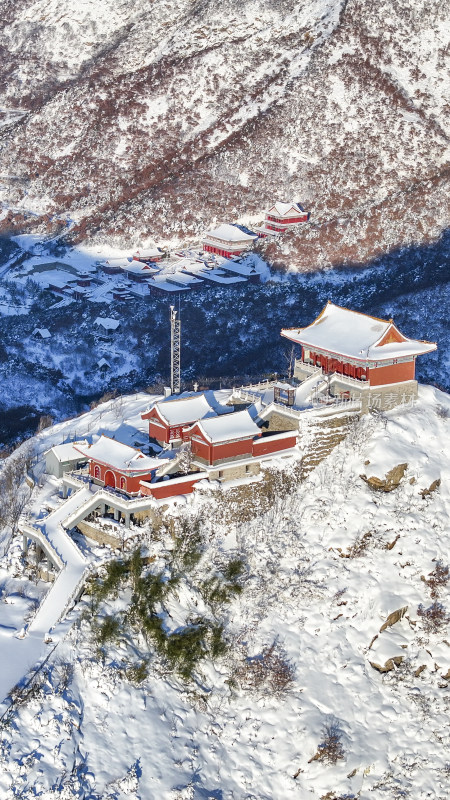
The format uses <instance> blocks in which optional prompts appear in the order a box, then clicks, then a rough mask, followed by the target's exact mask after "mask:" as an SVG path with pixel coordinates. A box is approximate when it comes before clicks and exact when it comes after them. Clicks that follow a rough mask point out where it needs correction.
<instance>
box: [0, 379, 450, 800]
mask: <svg viewBox="0 0 450 800" xmlns="http://www.w3.org/2000/svg"><path fill="white" fill-rule="evenodd" d="M136 402H137V401H136V400H133V401H131V404H130V414H132V413H135V411H136ZM104 412H105V416H106V418H108V410H107V409H106V407H105V409H104ZM123 414H124V419H126V418H127V409H126V406H124V408H123ZM85 422H86V419H85V418H83V419H82V420H81V424H85ZM72 424H73V425H74V426H75V425H76V424H78V425H80V420H78V421H77V422H75V421H74V422H73V423H72ZM117 424H119V421H117ZM449 426H450V402H449V398H448V396H447V395H445V394H443V393H441V392H439V391H437V390H434V389H431V388H430V387H421V389H420V395H419V400H418V402H417V404H416V406H415V407H413V408H411V409H409V410H405V409H397V410H394V411H391V412H389V413H388V414H386V415H380V416H374V417H372V416H366V417H365V418H363V420H362V421H361V422H360V423H359V424H356V425H353V426H352V427H351V429H350V431H349V434H348V437H347V439H346V440H345V441H344V442H342V443H341V444H340V445H338V447H337V448H336V449H335V450H334V451H333V453H332V454H331V455H330V456H329V457H328V458H327V459H326V460H325V461H323V462H322V464H320V465H319V467H318V468H317V469H316V470H315V471H314V472H313V473H312V474H311V475H310V476H309V478H308V479H307V480H306V481H305V482H303V483H301V484H298V485H296V481H295V479H293V478H294V474H295V473H291V474H290V476H289V472H287V473H286V474H285V483H284V488H283V482H281V483H280V482H277V481H276V480H275V481H274V482H273V483H272V484H268V486H270V485H271V486H272V489H273V488H274V487H275V486H278V492H277V493H275V495H273V494H271V493H270V492H268V493H266V494H264V493H261V491H259V494H258V486H260V484H258V483H254V484H253V489H252V486H251V485H248V486H247V487H246V488H245V489H244V488H243V487H240V488H239V487H236V488H229V489H225V490H223V491H221V492H219V493H218V494H217V495H215V494H214V493H211V494H208V495H207V496H206V497H205V498H204V499H202V498H201V497H198V498H197V499H196V500H194V502H193V503H192V501H189V503H188V504H187V505H185V506H183V505H179V506H178V508H174V509H172V512H171V513H174V514H175V516H178V519H179V520H181V519H184V520H186V522H185V525H186V527H185V533H186V532H189V530H190V528H191V529H192V528H193V527H195V526H194V522H195V520H197V519H200V532H201V537H202V539H203V543H204V544H203V553H202V556H201V559H200V560H199V561H198V560H197V561H196V559H193V560H192V561H191V563H190V565H189V567H186V569H185V570H184V572H183V573H182V575H181V576H180V580H179V582H178V583H177V584H176V586H175V589H174V590H173V591H172V592H171V593H170V596H169V595H168V596H167V598H166V600H165V601H164V603H163V607H161V609H160V613H161V615H162V617H163V619H164V624H165V625H166V626H167V628H168V629H169V630H171V631H173V630H176V629H177V628H178V626H180V625H183V624H185V623H186V622H187V621H188V620H189V619H195V618H198V616H199V615H202V614H203V615H205V614H207V613H211V608H210V609H209V611H208V609H207V605H206V603H205V586H207V581H208V580H210V579H211V577H212V576H214V575H220V572H221V571H222V573H223V571H224V569H225V566H226V565H227V564H228V563H229V562H230V560H232V559H240V560H241V561H242V563H243V565H244V571H243V573H242V575H241V578H240V583H241V587H242V592H241V593H240V594H237V595H234V597H232V598H231V599H230V601H229V602H225V601H223V600H220V601H218V602H217V603H216V604H215V605H214V620H215V621H216V622H219V623H220V624H223V625H224V633H225V638H226V640H227V641H228V643H229V649H228V651H227V652H226V653H224V654H223V655H221V656H219V657H217V658H215V659H210V658H207V659H206V660H203V661H202V662H201V663H200V665H199V666H198V668H197V669H196V671H195V680H194V681H191V682H188V683H187V684H186V683H184V682H183V681H182V680H181V679H180V678H179V677H178V676H177V675H176V673H175V672H174V671H172V670H171V669H170V668H169V666H168V665H167V663H166V662H165V661H164V659H161V658H160V657H158V656H157V655H156V652H155V647H154V646H153V645H150V646H148V645H146V643H145V640H144V639H143V638H139V637H137V638H135V639H134V640H133V644H131V640H130V637H129V632H130V628H129V623H128V622H127V621H126V620H127V618H126V617H121V614H122V612H124V611H125V610H126V609H127V608H129V606H130V603H131V602H132V600H131V598H132V591H131V587H130V586H127V584H126V582H125V584H124V585H123V587H122V589H121V590H120V592H119V595H118V596H117V597H115V596H114V593H112V594H111V595H110V596H108V598H107V600H106V602H105V603H104V605H103V607H102V608H103V612H102V613H105V612H107V613H108V614H110V615H113V616H114V615H116V616H117V618H118V619H123V620H124V622H123V623H121V624H122V628H121V629H120V630H121V633H120V634H119V638H118V641H117V642H114V641H111V642H110V643H109V644H107V645H106V646H103V648H102V649H101V651H100V653H99V651H98V639H97V644H96V643H95V624H94V628H93V631H92V630H91V627H90V624H89V620H90V619H92V616H93V611H92V608H93V606H92V603H91V600H90V599H89V598H88V597H87V598H85V599H84V600H83V602H82V604H81V608H83V607H84V608H85V609H86V612H87V613H86V614H85V618H84V620H82V621H80V623H79V624H76V625H74V626H73V627H72V630H71V632H70V633H69V634H68V635H67V637H66V639H65V641H63V642H61V643H60V644H59V645H58V647H57V648H56V650H55V651H54V652H53V653H52V654H51V655H50V659H49V662H48V663H47V664H46V665H45V668H44V670H43V671H42V673H41V674H40V676H38V677H37V678H36V680H35V681H34V683H33V684H32V687H33V688H32V690H31V691H30V692H29V693H28V695H27V696H25V697H23V698H22V700H21V702H20V701H19V702H17V704H16V705H15V706H14V708H13V710H12V711H11V712H10V713H9V714H7V716H6V717H5V719H4V721H3V730H2V742H1V749H0V763H1V766H2V769H1V775H0V787H1V795H2V798H5V800H12V798H13V797H16V796H17V795H18V794H19V793H20V796H21V797H23V798H24V800H27V799H28V798H31V797H35V796H36V794H39V793H40V796H42V797H43V798H45V800H52V799H53V798H55V799H56V797H62V798H67V800H69V798H73V797H89V798H92V800H100V798H101V799H102V800H112V799H113V798H114V800H125V798H132V800H148V798H158V799H159V798H167V799H168V800H205V798H214V799H215V800H232V798H236V800H237V798H239V800H282V799H283V800H285V798H286V800H288V799H289V800H290V798H298V797H302V798H311V800H324V799H325V798H326V799H327V800H331V798H339V799H340V798H347V800H349V799H350V798H352V799H353V800H354V799H355V798H360V800H366V798H367V800H368V798H370V800H385V798H386V797H389V798H392V799H393V800H394V798H401V797H405V796H407V797H409V798H411V800H425V798H429V797H433V798H436V800H446V798H447V797H448V796H449V793H450V776H449V769H448V763H449V761H450V738H449V735H448V686H449V681H450V645H449V640H450V635H449V622H448V613H449V589H450V581H449V578H448V572H446V567H447V566H448V552H449V529H448V515H449V511H450V494H449V479H450V471H449V466H448V458H447V454H446V442H447V441H448V436H449ZM69 428H70V423H64V430H65V431H66V433H67V432H68V431H69ZM61 430H62V429H61ZM53 435H54V434H53V433H52V431H51V430H49V431H46V432H44V433H43V434H42V437H41V446H42V445H43V444H44V439H45V437H49V441H50V440H51V437H52V436H53ZM400 464H402V465H406V467H404V469H402V470H401V471H400V472H403V477H402V478H401V480H400V484H399V485H398V487H397V488H395V489H394V490H393V491H392V492H387V493H385V492H377V491H374V490H373V489H371V488H370V486H369V485H368V484H367V483H366V482H365V481H364V480H362V478H361V475H362V474H364V475H365V476H366V478H369V479H370V478H371V477H373V476H376V477H378V478H380V479H381V478H383V477H384V476H385V475H386V473H387V472H388V471H389V470H391V469H392V468H394V467H398V466H399V465H400ZM439 480H440V484H439V483H438V481H439ZM288 484H289V489H287V485H288ZM425 490H428V491H425ZM37 491H41V490H37ZM252 491H254V492H255V493H254V494H253V495H252ZM252 498H253V505H251V502H252ZM258 498H259V499H258ZM267 509H269V510H267ZM205 511H206V512H207V513H206V514H205ZM168 527H169V526H168ZM140 532H141V535H142V540H143V542H144V543H145V545H146V547H147V553H148V555H149V556H153V557H154V558H153V560H151V561H150V565H149V567H148V569H149V570H150V572H153V573H154V574H155V573H157V572H159V571H160V570H163V574H164V576H165V579H169V578H170V576H171V574H172V573H171V570H173V563H174V562H173V555H172V554H173V552H174V548H175V546H176V545H175V542H174V538H173V529H172V534H169V531H168V530H165V529H164V526H162V527H161V528H159V530H158V531H157V532H155V531H150V530H145V528H142V529H140ZM19 547H20V542H18V541H15V542H14V543H13V545H12V546H11V547H10V549H9V554H8V557H7V559H4V565H3V571H2V581H3V585H4V587H5V588H6V589H7V591H6V592H4V598H5V599H6V601H7V603H9V604H14V603H15V602H17V596H16V595H15V587H16V584H17V585H18V584H19V580H18V579H16V580H14V579H13V578H12V577H11V567H12V566H14V568H15V570H16V573H19V572H20V562H19V560H18V557H17V554H18V550H19ZM103 558H104V551H103ZM178 558H179V556H178ZM8 564H9V566H8ZM439 564H440V572H439V571H438V566H439ZM171 565H172V566H171ZM438 575H439V576H440V578H439V580H438V579H437V576H438ZM433 576H434V578H433ZM22 594H23V590H22ZM25 594H26V592H25ZM433 602H436V603H437V605H438V607H439V609H441V610H440V611H439V610H438V613H437V614H435V615H434V616H433V615H431V614H429V613H427V611H426V610H427V609H429V608H430V607H431V606H432V604H433ZM3 605H4V604H2V606H3ZM5 608H6V610H10V608H11V606H10V605H6V604H5ZM81 608H80V609H79V611H81ZM79 611H78V613H79ZM393 612H399V613H398V615H396V616H394V617H391V618H390V623H393V624H391V625H388V626H387V627H386V626H384V623H385V622H387V621H388V622H389V620H388V617H389V615H391V614H393ZM402 615H403V618H401V617H402ZM128 619H130V618H128ZM396 619H397V621H395V620H396ZM383 627H384V630H381V629H382V628H383ZM93 632H94V638H93ZM274 641H275V642H276V648H277V653H278V654H279V656H280V659H281V661H278V662H275V666H278V668H279V667H280V665H281V662H282V663H284V664H285V665H286V664H287V665H290V672H289V674H290V675H291V677H292V683H291V684H290V685H289V687H288V689H287V690H286V691H285V692H282V691H281V692H277V691H276V689H275V688H274V685H273V683H271V681H270V677H271V675H272V676H273V670H272V672H271V673H269V677H268V678H266V680H263V681H262V682H261V683H260V684H259V686H255V683H257V681H255V680H253V688H251V687H250V685H249V684H252V680H251V676H252V675H253V674H254V673H253V672H252V670H253V668H254V667H251V668H249V667H248V664H249V662H248V661H245V659H246V657H253V656H258V655H261V654H263V653H264V652H266V654H267V647H268V646H270V645H271V644H272V643H273V642H274ZM101 652H103V657H101ZM144 655H145V656H146V657H147V658H148V663H147V671H148V675H147V677H145V676H141V677H143V682H142V683H141V684H140V685H136V681H135V680H130V678H131V673H130V671H129V670H130V667H132V666H133V664H134V665H136V663H139V659H142V657H143V656H144ZM390 659H394V660H395V661H394V663H392V664H388V662H389V661H390ZM266 660H267V655H266ZM251 663H252V664H253V665H254V664H255V662H251ZM245 664H246V665H247V667H246V668H245V666H244V673H245V676H246V680H243V679H242V669H243V665H245ZM372 664H378V665H379V667H382V668H383V667H384V665H385V664H387V666H388V667H392V668H390V670H389V671H387V672H385V673H383V672H380V671H379V669H377V668H376V667H374V666H372ZM273 666H274V662H272V667H273ZM245 669H246V671H245ZM275 671H276V670H275ZM144 672H145V671H144ZM277 674H278V675H279V673H277ZM127 675H128V678H127V677H126V676H127ZM327 730H328V733H327ZM333 737H334V739H333ZM330 739H331V740H333V741H334V743H335V750H334V752H335V755H336V754H337V755H338V756H339V757H338V758H337V760H336V762H335V763H329V760H327V758H326V757H325V755H321V753H324V752H326V753H330V749H328V750H327V751H324V748H321V745H322V744H326V742H328V747H329V748H330ZM336 743H337V744H336ZM331 755H332V753H331Z"/></svg>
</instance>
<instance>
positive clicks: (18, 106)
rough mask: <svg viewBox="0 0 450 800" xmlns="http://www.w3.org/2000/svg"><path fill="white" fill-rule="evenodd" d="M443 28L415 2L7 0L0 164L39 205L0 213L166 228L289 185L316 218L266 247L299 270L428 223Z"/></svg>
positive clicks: (188, 234) (436, 172)
mask: <svg viewBox="0 0 450 800" xmlns="http://www.w3.org/2000/svg"><path fill="white" fill-rule="evenodd" d="M447 30H448V16H447V10H446V7H445V4H444V5H443V4H438V3H433V4H430V3H428V2H426V1H425V0H414V2H410V1H408V2H407V0H399V2H396V3H387V2H384V1H382V2H379V3H372V2H370V1H369V0H346V2H342V1H341V0H308V2H306V3H303V4H301V5H299V4H298V3H294V2H293V0H282V1H281V0H280V1H279V2H277V3H276V4H273V3H267V2H265V0H251V2H247V3H244V4H243V3H238V2H235V0H225V1H224V2H223V3H221V4H219V5H218V4H216V3H213V2H211V0H196V2H187V0H172V1H171V2H168V0H156V1H155V2H154V3H152V5H151V7H149V6H148V4H147V3H145V2H144V0H137V2H134V3H133V4H132V5H131V6H130V4H125V3H112V2H110V1H109V0H102V2H98V3H95V4H92V3H86V2H83V3H79V2H75V0H70V2H69V3H62V2H60V0H52V2H51V3H50V4H49V3H43V2H41V0H27V2H25V3H21V4H20V6H17V5H15V4H12V3H8V4H6V8H5V12H4V36H3V41H2V66H1V68H0V88H1V89H2V95H3V96H2V98H1V100H0V107H1V108H2V111H3V117H4V119H3V122H4V127H3V129H2V136H1V155H0V172H1V174H3V175H6V176H9V179H8V180H7V181H6V182H5V189H4V200H5V201H6V203H7V205H8V207H14V208H15V209H16V210H17V212H19V211H20V209H22V210H28V211H31V212H34V213H37V214H38V217H37V218H35V217H33V218H30V219H28V220H24V219H23V216H20V217H19V216H17V214H16V213H15V212H11V214H10V215H9V216H8V217H5V218H4V220H3V226H4V228H8V227H11V226H12V225H13V224H16V225H18V226H20V227H24V226H25V227H26V226H28V227H31V228H34V229H35V230H38V231H39V230H41V231H43V230H45V228H46V227H48V226H49V225H53V227H55V226H56V227H57V226H59V225H60V224H61V223H59V222H55V221H54V222H53V223H49V220H48V218H47V216H46V215H47V214H51V215H52V214H57V215H62V216H65V215H69V216H70V218H72V219H73V220H75V221H76V223H77V225H76V227H75V229H74V230H73V232H72V235H73V236H75V237H76V238H78V239H85V238H86V237H88V238H89V237H95V238H97V239H108V240H111V239H113V240H116V241H121V242H122V243H123V242H127V243H129V242H130V241H131V242H132V243H133V244H145V243H146V241H150V240H152V239H157V240H158V241H159V242H164V241H172V242H175V241H182V240H186V239H189V238H192V237H193V236H198V234H199V233H200V232H201V231H202V230H204V229H205V228H206V227H209V225H210V224H212V223H213V222H214V221H215V220H218V221H223V220H233V219H236V218H242V219H244V220H247V219H248V220H250V219H253V220H255V221H256V220H258V219H260V218H261V216H262V211H263V209H264V208H265V207H266V206H267V203H269V202H271V201H272V200H273V199H277V198H282V199H283V198H284V199H290V198H292V199H296V200H303V201H305V203H306V204H307V205H308V207H309V208H310V209H311V211H312V220H313V222H314V223H315V225H314V226H312V227H308V226H307V227H306V228H305V230H304V232H303V234H302V236H301V237H299V238H297V239H294V240H293V241H291V242H290V243H289V245H287V244H285V243H283V244H282V245H281V250H280V247H278V246H277V247H275V248H274V252H272V253H271V255H272V257H273V259H274V260H279V261H283V260H284V261H285V260H286V257H287V256H289V261H292V262H293V263H294V265H295V266H297V267H299V268H300V267H305V266H307V267H311V266H312V267H314V266H316V265H317V264H318V263H319V264H320V263H339V262H341V261H344V260H346V259H351V260H358V261H361V260H364V259H366V258H368V257H370V256H371V255H373V254H374V253H377V252H380V251H382V250H386V249H389V248H392V247H395V246H397V245H399V244H402V243H405V242H411V241H423V240H427V239H429V238H431V237H435V236H436V235H437V234H438V233H439V232H440V231H441V230H442V229H443V228H445V227H446V226H447V225H448V224H449V218H450V215H449V207H448V191H447V188H448V162H449V149H448V124H449V107H450V106H449V79H448V74H449V70H448V56H449V52H448V35H447V33H446V31H447ZM17 112H22V115H21V114H18V113H17ZM286 247H287V248H288V251H287V252H283V250H284V249H285V248H286Z"/></svg>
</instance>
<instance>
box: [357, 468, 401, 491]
mask: <svg viewBox="0 0 450 800" xmlns="http://www.w3.org/2000/svg"><path fill="white" fill-rule="evenodd" d="M407 469H408V464H397V466H396V467H393V468H392V469H391V470H389V472H387V473H386V476H385V477H384V478H377V477H376V476H375V475H372V476H371V477H370V478H368V477H367V475H360V477H361V478H362V480H363V481H365V482H366V483H367V485H368V486H370V488H371V489H374V490H375V491H376V492H392V491H393V490H394V489H396V488H397V486H399V484H400V481H401V479H402V478H403V476H404V474H405V472H406V470H407Z"/></svg>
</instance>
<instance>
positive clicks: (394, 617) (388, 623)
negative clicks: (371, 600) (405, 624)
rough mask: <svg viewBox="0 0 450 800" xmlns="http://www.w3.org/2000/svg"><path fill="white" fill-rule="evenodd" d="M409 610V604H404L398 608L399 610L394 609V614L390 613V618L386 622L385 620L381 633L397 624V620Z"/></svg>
mask: <svg viewBox="0 0 450 800" xmlns="http://www.w3.org/2000/svg"><path fill="white" fill-rule="evenodd" d="M407 611H408V606H403V608H398V609H397V611H393V612H392V614H389V616H388V618H387V619H386V621H385V622H383V624H382V626H381V628H380V633H383V631H385V630H386V628H391V627H392V625H395V623H396V622H400V620H401V619H403V617H404V616H405V614H406V612H407Z"/></svg>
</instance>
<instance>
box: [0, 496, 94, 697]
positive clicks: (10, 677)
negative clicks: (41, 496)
mask: <svg viewBox="0 0 450 800" xmlns="http://www.w3.org/2000/svg"><path fill="white" fill-rule="evenodd" d="M90 496H91V492H90V490H89V488H88V487H83V488H82V489H80V490H79V491H77V492H75V493H74V494H73V495H71V496H70V497H69V498H68V499H67V500H66V501H65V502H64V503H62V504H61V505H60V506H59V507H58V508H57V509H56V510H55V511H52V512H51V514H49V515H48V517H46V518H45V520H44V521H43V522H42V523H40V524H39V529H40V531H41V532H42V533H43V535H44V537H45V539H46V540H47V541H48V542H49V544H50V546H51V548H52V549H53V550H54V551H55V552H56V553H57V554H58V555H59V557H60V558H61V560H62V562H63V565H64V566H63V568H62V569H61V570H60V572H59V574H58V575H57V577H56V580H55V582H54V583H53V585H52V586H51V587H50V590H49V591H48V593H47V595H46V596H45V598H44V600H43V602H42V603H41V606H40V607H39V609H38V611H37V614H36V616H35V617H34V619H33V620H32V621H31V623H30V625H29V627H28V629H27V630H26V632H25V635H24V634H23V633H22V634H21V635H22V636H23V638H20V637H17V636H10V638H8V637H5V639H4V640H3V642H2V669H1V673H0V700H1V701H3V702H4V701H5V698H6V697H7V695H8V693H9V692H10V691H11V689H12V688H13V687H14V686H15V685H16V684H17V683H18V682H19V681H20V680H21V679H22V678H23V677H24V675H26V674H27V672H28V671H29V670H30V669H31V667H32V666H33V665H35V664H36V665H37V664H39V663H41V662H42V659H43V658H45V656H46V654H47V652H48V643H46V641H45V639H46V638H47V634H48V632H49V631H50V630H51V628H53V627H54V626H55V625H56V624H57V623H58V622H59V620H60V619H61V617H62V616H63V614H64V613H65V611H67V608H68V607H69V605H70V603H71V601H72V600H73V599H74V597H76V594H77V592H78V589H79V586H80V583H81V581H82V580H83V575H84V573H85V572H86V569H87V567H88V562H87V560H86V558H85V557H84V556H83V554H82V553H81V551H80V549H79V548H78V547H77V545H76V544H75V542H74V541H73V540H72V539H71V537H70V536H69V534H68V533H67V532H66V530H65V529H64V527H63V522H64V520H66V519H67V518H68V517H69V516H70V515H71V514H73V513H74V512H76V511H77V510H78V509H79V508H80V507H81V506H82V505H83V504H84V503H85V502H86V500H88V499H89V497H90ZM35 527H36V532H38V526H37V524H36V525H35ZM0 708H1V706H0Z"/></svg>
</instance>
